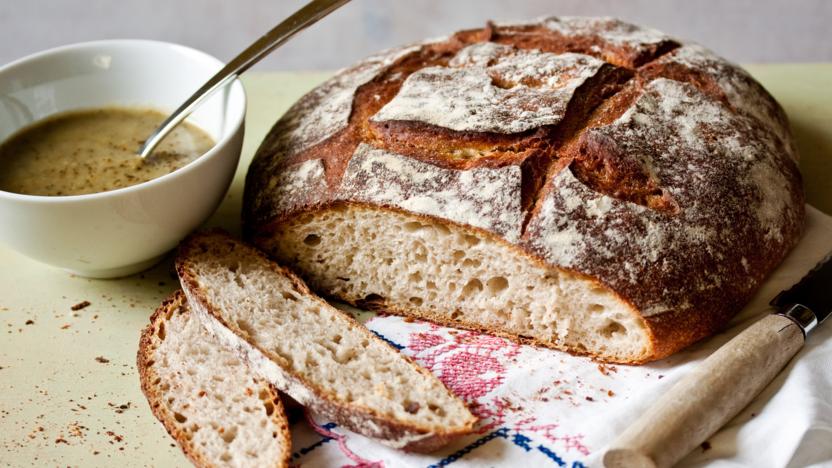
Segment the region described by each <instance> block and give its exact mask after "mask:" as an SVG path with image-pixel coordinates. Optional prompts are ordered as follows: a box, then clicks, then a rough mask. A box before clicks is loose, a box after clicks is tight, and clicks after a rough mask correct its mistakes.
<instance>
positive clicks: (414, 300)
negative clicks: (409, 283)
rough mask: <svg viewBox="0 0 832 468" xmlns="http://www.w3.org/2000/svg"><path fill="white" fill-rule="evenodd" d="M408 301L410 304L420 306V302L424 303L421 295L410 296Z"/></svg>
mask: <svg viewBox="0 0 832 468" xmlns="http://www.w3.org/2000/svg"><path fill="white" fill-rule="evenodd" d="M409 301H410V303H411V304H413V305H415V306H420V305H422V303H424V300H423V299H422V298H421V297H411V298H410V299H409Z"/></svg>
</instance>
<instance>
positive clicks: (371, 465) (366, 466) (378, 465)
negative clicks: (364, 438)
mask: <svg viewBox="0 0 832 468" xmlns="http://www.w3.org/2000/svg"><path fill="white" fill-rule="evenodd" d="M304 415H305V416H306V421H307V422H308V423H309V425H310V426H311V427H312V429H313V430H314V431H315V432H317V433H318V434H320V435H322V436H324V437H329V438H330V439H333V440H335V441H336V442H338V448H339V449H340V450H341V453H343V454H344V456H345V457H347V458H349V459H350V460H352V461H354V462H355V465H343V466H342V467H341V468H384V463H382V462H380V461H370V460H367V459H365V458H362V457H360V456H359V455H358V454H356V453H355V452H353V451H352V450H350V448H349V447H347V437H346V436H345V435H343V434H338V433H337V432H333V431H330V430H329V429H326V428H324V427H323V426H321V425H319V424H318V423H316V422H315V420H314V419H312V417H311V416H310V415H309V412H308V411H306V412H304Z"/></svg>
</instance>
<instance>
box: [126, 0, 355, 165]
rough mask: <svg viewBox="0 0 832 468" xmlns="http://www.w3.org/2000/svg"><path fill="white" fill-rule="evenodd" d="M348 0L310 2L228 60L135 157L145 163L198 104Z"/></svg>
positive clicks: (155, 132)
mask: <svg viewBox="0 0 832 468" xmlns="http://www.w3.org/2000/svg"><path fill="white" fill-rule="evenodd" d="M349 1H350V0H312V1H311V2H309V3H307V4H306V5H305V6H304V7H303V8H301V9H300V10H298V11H296V12H295V13H294V14H293V15H292V16H290V17H288V18H286V19H285V20H284V21H282V22H281V23H280V24H278V25H277V26H275V27H274V28H273V29H272V30H271V31H269V32H267V33H266V34H264V35H263V36H262V37H261V38H260V39H257V41H255V42H254V43H253V44H251V45H250V46H248V48H246V50H244V51H242V52H241V53H240V55H238V56H236V57H234V58H233V59H231V61H230V62H228V64H227V65H226V66H225V67H223V68H222V70H220V71H219V72H217V74H216V75H214V76H212V77H211V78H210V79H209V80H208V81H206V82H205V84H203V85H202V87H200V88H199V89H198V90H197V91H196V92H195V93H194V94H193V95H192V96H191V97H189V98H188V99H187V100H186V101H185V102H184V103H182V105H181V106H179V108H178V109H176V110H175V111H173V113H172V114H171V115H170V116H168V118H167V119H165V121H164V122H162V123H161V125H159V127H158V128H157V129H156V130H154V131H153V133H151V134H150V137H148V138H147V140H145V142H144V144H142V146H141V147H140V148H139V151H138V154H139V156H140V157H141V158H142V159H146V158H147V157H148V156H149V155H150V154H151V153H152V152H153V150H154V149H155V148H156V146H157V145H158V144H159V143H160V142H161V141H162V139H164V138H165V136H167V134H168V133H170V131H171V130H173V129H174V127H176V126H177V125H179V124H180V123H182V121H183V120H185V118H187V117H188V115H190V114H191V112H193V111H194V109H196V108H197V107H198V106H199V105H200V104H202V103H203V102H204V101H205V100H206V99H207V98H208V97H209V96H211V95H212V94H213V93H214V92H216V91H217V90H218V89H220V88H222V87H223V86H225V85H227V84H228V83H231V82H232V81H234V80H235V79H236V78H237V77H238V76H240V74H242V73H243V72H244V71H246V70H248V69H249V68H251V66H252V65H254V64H255V63H257V62H259V61H260V60H262V59H263V58H264V57H265V56H267V55H269V54H270V53H271V52H272V51H273V50H274V49H276V48H278V47H280V46H281V45H283V44H284V43H286V41H288V40H289V39H291V38H292V36H294V35H295V34H297V33H299V32H300V31H302V30H304V29H306V28H307V27H308V26H311V25H312V24H314V23H316V22H318V20H320V19H321V18H323V17H325V16H326V15H328V14H330V13H332V12H333V11H335V10H337V9H338V8H340V7H341V6H343V5H344V4H345V3H347V2H349Z"/></svg>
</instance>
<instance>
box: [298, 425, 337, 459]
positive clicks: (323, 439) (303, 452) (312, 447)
mask: <svg viewBox="0 0 832 468" xmlns="http://www.w3.org/2000/svg"><path fill="white" fill-rule="evenodd" d="M337 426H338V425H337V424H335V423H334V422H328V423H326V424H324V425H322V426H321V427H323V428H324V429H326V430H328V431H331V430H332V429H335V428H336V427H337ZM330 440H334V439H333V438H332V437H321V440H319V441H317V442H315V443H314V444H312V445H310V446H308V447H303V448H302V449H300V450H298V451H297V452H295V453H293V454H292V458H300V457H302V456H304V455H306V454H307V453H309V452H311V451H313V450H315V449H316V448H318V447H320V446H321V445H323V444H325V443H327V442H329V441H330Z"/></svg>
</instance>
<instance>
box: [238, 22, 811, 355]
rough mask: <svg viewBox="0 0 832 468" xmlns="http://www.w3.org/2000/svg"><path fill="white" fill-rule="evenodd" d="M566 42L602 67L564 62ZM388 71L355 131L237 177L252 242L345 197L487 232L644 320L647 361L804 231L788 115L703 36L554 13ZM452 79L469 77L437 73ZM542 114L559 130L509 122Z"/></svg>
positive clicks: (480, 33) (716, 321) (359, 112)
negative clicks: (470, 119)
mask: <svg viewBox="0 0 832 468" xmlns="http://www.w3.org/2000/svg"><path fill="white" fill-rule="evenodd" d="M547 53H548V54H553V55H546V54H547ZM566 53H569V54H573V55H574V54H585V55H587V56H591V57H594V58H595V59H600V60H603V61H604V62H605V63H604V64H603V65H602V66H598V64H597V62H593V61H591V60H584V61H581V60H579V59H576V58H574V57H572V55H570V56H569V57H572V58H570V59H569V60H567V61H566V62H564V60H563V59H561V58H559V57H562V56H561V55H558V54H566ZM547 60H548V61H549V62H550V63H551V65H552V67H550V68H552V69H554V70H556V71H555V72H553V73H554V75H552V76H560V77H561V78H562V80H561V81H560V82H559V83H560V84H559V86H561V85H562V86H565V87H567V88H569V89H570V90H571V91H570V92H569V93H563V92H562V90H561V88H557V89H555V88H553V89H552V90H551V93H562V94H561V95H562V96H563V97H562V99H563V102H562V103H559V104H558V103H557V102H556V101H557V100H556V99H555V100H554V101H551V102H550V103H551V104H552V107H548V108H543V107H541V108H538V107H535V106H538V104H530V103H536V102H537V101H535V100H534V99H532V98H533V97H535V96H538V95H539V93H540V89H541V87H545V86H547V85H546V83H548V82H547V81H546V80H547V79H549V78H551V76H550V75H547V74H546V73H547V72H536V71H535V70H538V69H540V68H545V67H541V66H537V65H540V64H545V63H547ZM387 63H388V65H387V66H386V68H384V69H382V70H380V71H379V72H378V75H377V76H376V77H375V78H374V79H372V80H370V81H368V82H367V83H366V84H364V85H362V86H361V87H359V88H357V89H356V90H355V92H354V99H353V109H352V111H351V113H350V116H349V124H348V125H347V127H345V128H343V129H340V130H339V132H338V133H337V134H333V135H331V137H330V138H329V139H325V140H322V143H320V144H319V145H318V146H317V147H316V148H313V149H311V150H308V151H302V152H300V153H294V152H293V151H292V149H291V148H275V147H273V146H268V145H264V146H261V148H260V149H259V150H258V152H257V154H256V156H255V159H254V161H253V163H252V166H251V168H250V170H249V172H248V175H247V181H246V187H245V197H244V207H243V230H244V234H245V236H246V238H247V239H251V240H252V241H253V242H254V243H255V244H256V245H258V246H260V247H265V245H266V244H267V243H268V242H267V240H268V239H269V237H270V236H272V235H273V234H274V232H276V230H277V229H278V227H279V226H280V225H287V224H288V223H292V222H294V220H296V219H299V217H302V216H304V215H308V214H313V213H316V212H320V211H322V210H327V209H331V208H332V207H334V206H338V205H339V204H341V205H349V206H359V205H360V206H363V207H365V208H367V209H377V210H394V211H399V212H407V213H408V214H410V215H412V216H428V217H430V218H431V219H434V220H436V221H438V222H442V223H448V224H454V225H460V226H462V227H463V228H464V229H469V230H473V231H476V232H484V233H485V234H486V235H488V236H489V237H490V238H491V239H493V240H497V241H504V242H505V243H508V244H510V245H511V246H512V247H513V248H514V250H515V251H516V252H518V255H522V256H523V258H526V259H529V260H531V261H533V262H535V263H538V264H542V265H544V266H546V267H547V268H554V269H560V270H563V271H570V272H577V273H580V274H581V275H582V276H584V277H589V278H593V280H594V281H595V282H597V283H599V284H603V285H604V286H605V287H606V288H607V289H608V290H610V291H613V292H614V293H615V295H616V296H617V297H619V299H620V300H621V301H622V303H624V304H626V305H627V306H628V307H629V308H631V309H632V310H634V311H637V314H638V315H639V316H640V317H641V319H642V321H643V323H644V324H645V325H646V327H647V328H648V329H649V330H650V340H651V343H652V352H651V354H650V355H648V356H633V357H632V358H631V359H625V360H623V361H624V362H629V363H642V362H647V361H651V360H655V359H660V358H662V357H666V356H668V355H670V354H672V353H674V352H676V351H678V350H679V349H682V348H683V347H685V346H688V345H689V344H691V343H693V342H695V341H697V340H699V339H702V338H703V337H705V336H708V335H710V334H712V333H714V332H715V331H717V330H719V329H720V328H722V327H724V326H725V325H726V324H727V323H728V321H729V320H730V318H731V317H732V316H733V315H735V314H736V313H737V312H738V311H739V310H740V309H741V308H742V306H743V305H744V304H745V303H746V302H747V301H748V300H749V299H750V298H751V296H752V295H753V294H754V293H755V291H756V290H757V288H758V287H759V286H760V284H761V283H762V281H763V279H764V278H765V277H766V276H767V275H768V274H769V273H770V272H771V271H772V270H773V269H774V268H775V267H776V266H777V265H778V264H779V263H780V262H781V261H782V259H783V258H784V257H785V256H786V254H787V253H788V251H789V250H790V249H791V248H792V247H793V246H794V245H795V244H796V243H797V241H798V240H799V238H800V236H801V234H802V230H803V222H804V217H805V212H804V198H803V191H802V182H801V176H800V173H799V170H798V168H797V165H796V163H795V161H796V160H797V153H796V149H795V145H794V141H793V140H792V138H791V134H790V131H789V128H788V119H787V118H786V116H785V113H784V112H783V110H782V108H781V107H780V106H779V105H778V104H777V102H776V101H774V99H773V98H772V97H771V96H770V95H769V94H768V93H767V92H766V91H765V90H764V89H763V88H762V87H761V86H760V85H759V84H758V83H756V82H755V81H754V80H753V79H751V77H750V76H748V74H747V73H745V72H744V71H743V70H741V69H740V68H739V67H737V66H735V65H733V64H731V63H729V62H727V61H725V60H724V59H722V58H720V57H718V56H716V55H715V54H713V53H712V52H710V51H708V50H706V49H704V48H702V47H700V46H696V45H692V44H684V43H682V42H680V41H677V40H675V39H671V38H669V37H668V36H665V35H663V34H661V33H659V32H657V31H652V30H645V29H644V28H639V27H637V26H633V25H628V24H626V23H622V22H620V21H617V20H611V19H592V18H545V19H543V20H538V21H534V22H530V23H528V24H523V25H494V24H489V25H488V26H487V27H486V28H483V29H480V30H470V31H463V32H460V33H457V34H456V35H454V36H452V37H451V38H449V39H447V40H444V41H440V42H434V43H427V44H424V45H422V47H421V48H418V49H416V50H411V51H410V52H408V53H407V54H405V55H404V56H400V57H398V58H397V59H396V60H390V61H388V62H387ZM564 63H566V65H564ZM472 64H473V65H472ZM518 64H519V65H518ZM531 64H535V65H536V66H534V67H532V66H530V65H531ZM512 67H513V68H512ZM559 67H560V68H559ZM576 67H577V68H576ZM425 70H427V71H425ZM576 70H577V71H576ZM420 73H421V74H420ZM558 73H560V75H558ZM483 74H486V75H488V76H489V77H490V79H491V80H492V87H493V88H494V89H492V90H491V91H490V92H493V93H495V94H494V96H498V97H500V96H503V97H505V96H508V97H506V99H509V98H510V99H515V98H516V99H517V100H518V102H519V103H520V104H518V105H517V107H516V108H512V107H509V108H508V109H507V108H506V107H505V106H502V107H501V105H495V104H493V103H492V102H491V101H490V100H489V99H490V98H489V99H484V98H483V99H481V97H480V96H478V95H476V92H475V91H471V90H476V89H479V88H478V86H479V87H482V86H486V87H487V86H488V85H487V80H486V81H483V80H485V78H483V76H484V75H483ZM448 76H451V77H456V78H457V81H458V82H459V83H463V82H465V80H470V81H471V82H472V83H476V84H477V85H476V86H471V87H470V90H469V88H466V87H465V86H464V85H463V84H460V85H459V86H457V85H455V84H454V83H456V82H454V81H451V84H450V85H448V84H444V83H445V82H444V81H443V80H444V79H445V78H447V77H448ZM576 80H577V81H576ZM524 83H525V84H524ZM564 83H566V84H564ZM521 85H522V86H528V89H525V88H522V86H521ZM455 88H459V89H462V90H463V91H459V90H457V89H455ZM503 88H506V89H509V90H510V91H512V90H513V91H512V92H514V94H500V93H501V92H502V91H500V89H503ZM602 88H603V89H602ZM559 90H560V91H559ZM524 92H526V93H528V94H527V95H524V94H522V93H524ZM431 93H439V95H440V96H442V100H450V101H453V105H451V106H448V105H446V103H444V102H441V100H438V99H436V98H433V97H431ZM536 93H537V94H536ZM489 96H491V95H489ZM547 96H548V97H551V96H550V95H547ZM500 99H502V97H501V98H500ZM498 101H499V99H498ZM499 102H502V101H499ZM547 102H548V101H547ZM540 105H541V106H542V105H543V104H540ZM489 106H491V107H489ZM528 106H532V107H531V110H529V108H528ZM460 107H462V108H463V109H465V110H470V111H472V112H483V111H485V112H486V113H489V112H490V113H493V114H494V117H493V118H492V120H489V119H488V118H484V119H479V120H476V122H475V123H472V124H471V127H470V129H469V130H461V128H465V125H467V123H466V120H465V119H464V118H461V119H457V118H456V117H455V116H454V115H450V116H449V115H446V114H448V113H452V112H454V109H457V110H458V109H459V108H460ZM521 110H522V111H528V112H529V116H526V115H525V114H524V113H523V112H521ZM561 111H562V113H560V114H558V112H561ZM303 112H304V110H303V109H301V108H292V109H290V110H289V112H287V116H292V115H294V114H295V113H303ZM501 113H502V114H501ZM478 115H479V114H478ZM489 115H491V114H489ZM539 115H544V116H548V117H547V118H549V119H550V120H547V122H553V123H551V124H549V125H542V126H539V127H534V128H530V129H526V128H527V126H522V125H520V126H518V125H517V124H516V122H514V120H517V119H533V118H535V117H536V116H539ZM379 116H381V117H379ZM385 116H386V117H385ZM391 116H393V117H396V116H398V117H402V118H404V120H385V118H387V119H392V118H393V117H391ZM382 117H383V118H382ZM284 118H287V117H284ZM558 119H560V120H558ZM278 127H279V125H278V126H276V128H278ZM482 128H486V129H489V131H481V130H477V129H482ZM517 128H520V129H524V130H522V131H520V132H519V133H512V132H513V131H514V130H513V129H517ZM276 131H277V132H280V131H281V130H279V129H278V130H276ZM495 132H496V133H495ZM501 132H502V133H501ZM269 138H271V139H273V138H276V137H275V136H274V135H273V136H270V137H269ZM460 155H462V156H460ZM483 194H486V195H483ZM425 200H426V201H427V202H429V203H426V202H425ZM370 207H372V208H370ZM755 246H762V247H763V249H764V250H765V253H764V254H761V253H760V251H759V249H758V248H756V247H755ZM300 274H301V275H303V274H304V272H302V271H301V272H300ZM319 292H320V293H322V294H330V293H331V292H330V291H319ZM339 299H343V300H347V301H350V302H353V301H355V300H356V299H355V298H346V297H339ZM386 307H388V309H386V310H388V311H391V312H394V313H399V314H406V315H410V316H417V317H421V318H428V319H436V318H435V317H434V318H431V317H426V316H425V315H424V311H420V310H418V308H415V307H412V306H410V305H409V304H386ZM452 325H456V326H465V327H468V328H480V327H478V326H477V324H460V323H454V324H452ZM488 331H489V332H491V333H502V332H503V331H501V330H493V329H492V330H488ZM515 338H517V339H521V337H515ZM538 344H544V345H547V346H552V345H551V344H545V343H538ZM568 351H570V352H574V353H579V354H580V353H583V351H582V350H580V349H568ZM595 357H596V358H598V359H601V360H610V359H611V358H610V357H608V356H595Z"/></svg>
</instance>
